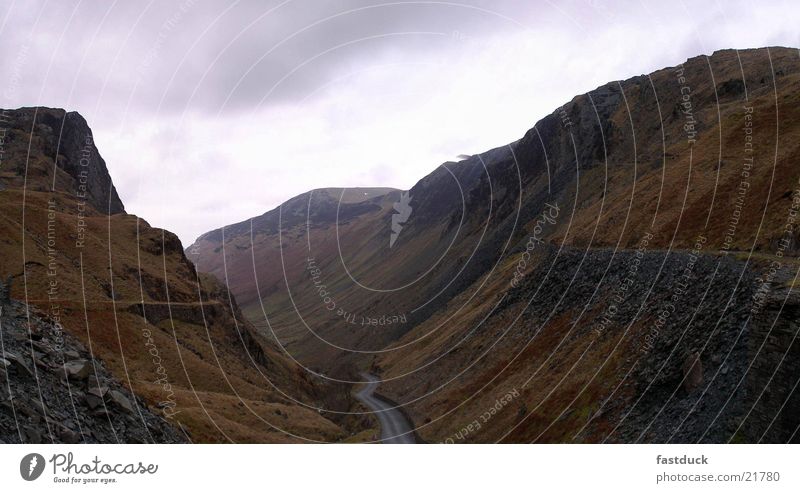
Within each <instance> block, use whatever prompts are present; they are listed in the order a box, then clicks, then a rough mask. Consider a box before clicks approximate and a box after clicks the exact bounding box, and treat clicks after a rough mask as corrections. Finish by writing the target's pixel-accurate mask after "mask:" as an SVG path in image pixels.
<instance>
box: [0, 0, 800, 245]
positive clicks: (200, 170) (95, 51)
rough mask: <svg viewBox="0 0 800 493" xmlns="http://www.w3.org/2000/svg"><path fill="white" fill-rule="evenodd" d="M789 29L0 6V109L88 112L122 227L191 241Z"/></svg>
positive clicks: (783, 9)
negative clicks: (579, 97)
mask: <svg viewBox="0 0 800 493" xmlns="http://www.w3.org/2000/svg"><path fill="white" fill-rule="evenodd" d="M660 4H671V5H670V6H665V5H660ZM798 21H800V2H797V1H796V0H787V1H771V2H753V1H743V2H729V1H721V0H720V1H718V2H714V1H708V2H687V1H681V0H677V1H673V2H641V1H630V2H625V1H620V2H611V1H602V0H584V1H572V2H562V1H558V2H556V1H553V2H549V1H534V0H499V1H498V0H492V1H489V0H463V1H460V2H459V1H453V2H403V1H399V2H386V3H381V2H378V1H375V0H338V1H334V0H288V1H284V0H263V1H255V0H253V1H239V2H236V1H231V2H222V1H214V0H171V1H165V0H157V1H155V0H140V1H130V0H124V1H123V0H119V1H113V0H103V1H100V0H84V1H80V0H51V1H49V2H48V1H44V0H42V1H33V0H17V1H12V0H0V46H2V57H0V91H2V93H1V94H0V107H4V108H16V107H20V106H36V105H41V106H52V107H60V108H65V109H68V110H73V111H79V112H80V113H81V114H83V115H84V116H85V117H86V119H87V120H88V121H89V124H90V125H91V126H92V129H93V130H94V134H95V141H96V143H97V145H98V147H99V149H100V152H101V154H102V155H103V156H104V158H105V159H106V161H107V163H108V167H109V170H110V172H111V175H112V177H113V179H114V181H115V184H116V186H117V189H118V191H119V193H120V195H121V196H122V199H123V201H124V202H125V205H126V208H127V210H128V212H130V213H133V214H137V215H139V216H141V217H143V218H146V219H147V220H148V221H149V222H150V223H151V224H152V225H154V226H160V227H165V228H167V229H169V230H171V231H174V232H176V233H178V234H179V236H180V237H181V239H182V240H183V241H184V243H185V244H186V245H188V244H189V243H191V242H192V241H193V240H194V239H195V238H196V237H197V236H199V235H200V234H202V233H204V232H206V231H208V230H211V229H214V228H217V227H220V226H223V225H225V224H230V223H233V222H238V221H240V220H243V219H246V218H248V217H251V216H254V215H258V214H261V213H263V212H265V211H267V210H269V209H272V208H274V207H275V206H277V205H279V204H280V203H281V202H283V201H285V200H286V199H288V198H291V197H292V196H294V195H297V194H299V193H302V192H304V191H307V190H310V189H313V188H320V187H329V186H340V187H356V186H391V187H396V188H402V189H408V188H410V187H411V186H412V185H413V184H414V183H415V182H416V181H417V180H419V179H420V178H422V177H423V176H424V175H426V174H427V173H429V172H430V171H432V170H433V169H435V168H436V166H438V165H439V164H441V163H442V162H444V161H447V160H452V159H454V158H455V157H456V156H457V155H459V154H472V153H475V152H480V151H484V150H487V149H489V148H492V147H497V146H500V145H504V144H507V143H509V142H512V141H514V140H517V139H518V138H520V137H521V136H522V135H523V134H524V133H525V131H526V130H527V129H529V128H531V127H533V125H534V124H535V123H536V121H537V120H539V119H540V118H541V117H542V116H544V115H546V114H548V113H550V112H552V111H553V110H554V109H555V108H557V107H558V106H560V105H561V104H563V103H564V102H566V101H568V100H570V99H571V98H572V97H573V96H574V95H576V94H580V93H585V92H587V91H590V90H592V89H594V88H595V87H597V86H599V85H602V84H604V83H606V82H608V81H611V80H618V79H626V78H628V77H631V76H634V75H639V74H643V73H648V72H652V71H654V70H657V69H659V68H663V67H666V66H674V65H677V64H679V63H681V62H682V61H684V60H685V59H686V58H688V57H691V56H695V55H699V54H711V53H712V52H713V51H715V50H717V49H721V48H751V47H762V46H768V45H782V46H798V45H800V38H799V37H800V34H799V33H800V29H798V27H797V26H798V25H800V22H798Z"/></svg>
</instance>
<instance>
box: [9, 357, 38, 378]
mask: <svg viewBox="0 0 800 493" xmlns="http://www.w3.org/2000/svg"><path fill="white" fill-rule="evenodd" d="M3 358H4V359H5V360H8V361H10V362H11V363H13V366H14V367H15V368H17V370H18V371H22V372H24V373H26V374H27V375H29V376H33V372H32V371H31V369H30V368H29V367H28V365H27V363H25V360H24V359H23V358H22V356H20V355H19V354H17V353H12V352H5V353H3Z"/></svg>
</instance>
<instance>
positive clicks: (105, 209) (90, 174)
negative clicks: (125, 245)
mask: <svg viewBox="0 0 800 493" xmlns="http://www.w3.org/2000/svg"><path fill="white" fill-rule="evenodd" d="M0 114H2V116H3V118H2V119H3V127H4V128H5V136H4V144H5V153H6V156H5V157H4V160H6V161H9V162H13V163H15V164H16V168H15V170H14V171H16V173H14V176H13V177H7V178H6V180H10V181H17V182H19V181H20V180H21V179H22V178H23V177H26V176H27V178H28V180H27V183H26V186H27V187H28V189H29V190H42V191H44V190H52V189H53V186H54V185H55V190H56V191H60V192H64V193H67V194H69V195H71V196H73V197H75V198H76V199H78V200H80V201H85V202H86V203H87V204H89V205H90V206H91V207H92V208H93V209H94V210H95V211H97V212H99V213H101V214H109V215H111V214H120V213H124V212H125V207H124V206H123V204H122V200H121V199H120V198H119V194H118V193H117V189H116V188H115V187H114V184H113V183H112V181H111V176H110V175H109V173H108V168H107V167H106V162H105V160H103V157H102V156H101V155H100V152H99V151H98V150H97V147H96V146H95V143H94V135H93V133H92V129H91V128H89V125H88V123H87V122H86V120H85V119H84V118H83V117H82V116H81V115H80V114H78V113H76V112H66V111H64V110H62V109H54V108H41V107H39V108H19V109H16V110H3V109H0ZM29 144H31V145H30V152H31V156H30V157H29V156H28V152H29ZM54 165H55V166H54ZM54 170H55V173H56V176H55V177H54V176H53V172H54ZM4 171H5V170H4ZM17 185H19V183H17Z"/></svg>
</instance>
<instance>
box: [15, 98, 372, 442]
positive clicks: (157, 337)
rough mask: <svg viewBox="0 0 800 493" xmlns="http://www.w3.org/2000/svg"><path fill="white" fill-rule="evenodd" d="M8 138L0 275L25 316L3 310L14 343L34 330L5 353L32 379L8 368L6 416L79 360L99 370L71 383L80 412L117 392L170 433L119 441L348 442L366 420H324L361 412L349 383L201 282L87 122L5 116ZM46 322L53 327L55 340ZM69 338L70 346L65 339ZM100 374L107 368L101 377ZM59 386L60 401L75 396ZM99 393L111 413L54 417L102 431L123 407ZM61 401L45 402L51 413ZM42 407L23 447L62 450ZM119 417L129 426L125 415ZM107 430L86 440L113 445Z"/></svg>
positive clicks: (29, 113)
mask: <svg viewBox="0 0 800 493" xmlns="http://www.w3.org/2000/svg"><path fill="white" fill-rule="evenodd" d="M0 135H1V136H2V141H0V144H2V149H0V150H2V153H0V158H2V162H0V211H2V213H1V214H0V218H1V219H0V232H1V233H0V253H1V254H2V258H3V261H2V262H0V278H2V279H3V280H6V279H7V282H6V284H8V285H9V286H10V288H9V289H10V293H9V294H10V298H11V299H12V300H15V301H14V302H13V303H16V305H14V306H15V308H14V310H15V313H22V314H23V316H22V318H21V319H18V318H15V319H13V320H9V321H8V322H7V321H6V318H5V314H4V315H3V317H4V318H3V334H4V336H5V335H7V334H12V332H13V334H16V335H19V334H17V333H18V332H20V330H22V329H28V330H26V331H24V332H21V334H22V336H24V335H25V332H27V336H28V337H27V338H26V339H29V341H28V342H27V343H20V346H19V347H17V348H15V349H14V351H15V353H14V354H15V355H16V356H14V357H13V358H12V360H8V358H6V356H3V358H4V362H3V365H5V364H6V363H5V361H10V363H13V362H14V361H17V360H19V361H22V362H23V363H24V364H25V365H27V366H28V367H29V368H30V369H31V370H32V372H33V375H31V374H28V373H27V372H26V371H25V370H24V369H22V366H21V365H22V364H23V363H20V364H19V365H11V364H9V367H8V370H7V371H9V372H12V373H13V376H14V378H15V379H17V381H19V382H20V383H19V386H18V388H17V389H15V390H14V393H15V394H16V396H15V397H14V398H10V397H8V396H5V395H4V405H5V404H8V406H6V407H5V408H3V410H4V412H5V410H8V412H9V416H10V415H11V414H13V413H14V412H15V410H16V411H19V409H20V408H19V407H15V406H16V405H23V404H24V403H25V402H30V399H31V398H33V396H30V395H26V391H28V390H30V386H28V384H29V383H30V382H28V380H29V379H31V378H34V377H35V372H36V371H37V370H36V368H37V367H38V366H39V363H38V361H39V360H41V361H42V362H43V364H44V366H43V367H42V368H43V370H42V371H44V370H47V371H48V372H55V375H56V376H57V375H59V374H61V375H62V376H63V375H64V371H65V369H68V368H69V367H70V365H71V361H72V360H73V359H79V360H80V361H82V362H85V364H86V365H89V366H87V367H86V369H87V370H89V371H90V375H89V376H88V377H87V376H86V375H82V378H81V379H71V380H69V379H68V380H66V381H69V382H72V383H71V385H72V386H71V387H68V389H69V390H68V392H69V393H71V394H72V395H73V396H78V397H76V399H77V400H78V401H80V402H79V404H81V405H83V404H82V402H83V401H81V399H85V398H86V397H84V396H88V395H89V394H91V393H92V390H93V389H96V388H98V387H102V388H103V389H105V390H106V391H108V392H110V390H108V389H111V390H113V391H114V392H115V394H114V395H116V393H121V394H120V395H123V396H126V399H127V401H128V405H129V406H131V407H132V410H133V415H134V416H137V417H141V419H142V420H145V421H142V420H139V421H138V422H139V423H140V424H141V425H148V423H150V421H151V420H152V419H154V418H150V417H148V416H151V415H152V416H153V417H155V416H156V415H157V416H160V418H158V419H160V420H162V421H163V420H166V422H168V423H169V424H168V425H166V426H168V427H170V428H172V431H165V432H164V433H162V434H160V435H153V436H150V435H146V434H142V433H138V432H136V433H133V434H131V435H126V434H125V433H122V434H119V435H116V438H118V439H119V440H121V441H122V440H125V441H127V440H128V437H131V438H130V439H131V440H134V439H135V440H143V441H186V440H191V441H194V442H229V441H232V442H260V443H263V442H287V441H289V442H294V441H306V440H312V441H336V440H340V439H342V438H345V437H348V436H349V435H350V432H349V431H347V429H346V427H347V426H348V423H349V422H350V421H352V422H355V418H347V417H346V416H344V415H337V414H333V413H331V414H329V415H328V416H326V415H324V414H323V413H321V412H320V411H319V409H329V408H333V409H336V408H342V409H345V410H346V409H349V407H350V406H351V402H352V398H351V397H350V395H349V388H347V387H342V386H337V385H335V384H329V385H325V383H315V382H312V381H311V379H310V378H309V377H308V376H307V375H306V374H304V372H303V371H302V369H301V368H299V367H298V366H297V365H296V364H294V363H293V362H292V361H291V360H290V358H289V357H287V355H286V354H285V353H284V351H283V350H282V349H281V348H280V347H278V346H276V345H275V344H274V343H272V342H270V341H269V340H267V339H266V338H264V337H262V336H261V335H259V333H258V331H257V330H256V329H255V328H254V327H253V326H252V324H251V323H249V322H248V321H247V320H246V319H244V318H243V317H242V315H241V312H240V311H239V308H238V304H237V303H236V300H235V298H234V297H233V296H232V295H231V294H230V293H229V292H228V291H227V289H226V288H225V287H224V285H223V284H222V283H220V282H219V281H217V280H216V279H214V278H213V277H212V276H209V275H205V274H198V273H197V271H196V269H195V267H194V265H193V264H192V263H191V262H190V261H189V260H188V259H187V258H186V256H185V255H184V252H183V250H184V249H183V246H182V245H181V242H180V241H179V240H178V238H177V237H176V236H175V235H174V234H172V233H170V232H168V231H165V230H162V229H157V228H153V227H151V226H150V225H149V224H148V223H147V222H146V221H145V220H143V219H141V218H138V217H136V216H133V215H130V214H127V213H126V212H125V209H124V206H123V204H122V202H121V200H120V199H119V196H118V194H117V192H116V189H115V188H114V185H113V183H112V181H111V178H110V176H109V173H108V170H107V169H106V165H105V162H104V161H103V159H102V157H101V156H100V154H99V152H98V149H97V148H96V146H95V145H94V141H93V137H92V131H91V129H90V128H89V126H88V125H87V123H86V121H85V120H84V119H83V118H82V117H81V116H80V115H78V114H77V113H70V112H65V111H63V110H60V109H50V108H21V109H17V110H0ZM12 322H13V323H12ZM20 324H21V325H20ZM20 327H21V328H20ZM37 327H44V328H46V331H47V335H46V337H45V336H42V335H41V334H39V330H38V329H37ZM12 329H13V330H12ZM42 330H45V329H42ZM7 331H8V332H7ZM62 332H63V334H64V338H66V337H68V338H69V339H70V341H72V342H71V343H70V344H69V345H68V346H65V345H64V344H63V343H61V342H60V341H59V339H60V338H59V337H58V335H59V334H60V333H62ZM13 334H12V335H13ZM43 337H44V339H43ZM43 340H44V342H42V341H43ZM73 347H74V348H80V349H70V348H73ZM43 348H44V349H43ZM75 352H78V356H77V358H76V357H75ZM68 353H69V354H68ZM98 368H100V369H103V372H106V373H102V374H101V373H97V374H95V370H97V369H98ZM4 371H6V370H4ZM97 371H99V370H97ZM19 372H22V373H19ZM81 372H83V370H81ZM90 377H93V379H92V378H90ZM73 380H74V381H73ZM48 382H49V380H48ZM53 382H54V383H53V385H54V388H53V389H52V391H53V392H54V393H57V394H58V395H61V394H60V393H63V390H64V389H63V388H61V389H59V388H57V387H58V385H57V380H53ZM105 382H111V383H108V384H106V383H105ZM61 385H62V386H63V385H64V383H63V382H62V383H61ZM26 389H27V390H26ZM59 392H60V393H59ZM101 394H102V397H103V398H105V400H106V404H108V407H107V408H103V407H100V408H99V409H100V410H99V411H98V410H97V408H92V409H93V411H94V414H90V413H85V414H84V413H78V412H77V410H76V409H75V408H69V407H66V408H65V407H63V405H62V404H63V402H65V401H64V400H63V399H64V396H61V400H60V401H58V402H61V403H62V404H58V405H56V408H57V409H50V411H51V412H56V411H57V412H59V413H63V412H67V413H68V414H69V415H70V416H71V417H69V416H67V417H66V418H65V419H68V420H71V423H72V428H73V429H72V431H73V432H77V431H78V430H77V429H76V428H78V427H82V428H83V429H91V428H92V427H94V426H95V425H96V423H93V422H90V421H87V420H95V421H97V420H101V418H102V414H103V412H104V411H106V410H107V409H112V410H113V409H117V408H115V407H114V406H113V405H111V404H109V403H108V399H109V398H108V397H106V393H101ZM54 395H56V394H54ZM109 395H110V394H109ZM95 397H97V396H95ZM7 398H9V399H10V400H7ZM36 399H37V400H38V401H39V402H40V403H41V402H43V401H42V397H41V396H39V397H36ZM54 399H55V397H54ZM89 399H90V400H92V399H93V398H91V397H89ZM52 402H56V401H53V400H48V399H44V406H45V407H47V406H50V405H51V403H52ZM100 402H103V399H101V401H100ZM93 403H94V404H98V402H96V400H94V401H93ZM37 405H38V406H39V407H42V406H41V405H40V404H37ZM78 409H80V408H78ZM44 412H45V414H42V413H39V414H37V415H36V416H34V417H31V418H30V419H31V422H30V423H26V426H29V427H33V429H34V432H35V433H33V434H32V435H27V436H20V437H17V438H12V439H13V440H17V441H19V440H22V441H36V440H35V438H37V437H38V438H39V439H41V440H42V441H45V442H50V441H55V442H58V441H62V439H61V438H60V437H59V435H58V433H55V432H53V430H54V428H51V427H49V426H45V423H49V421H47V420H45V419H43V418H42V416H50V415H48V414H46V412H47V411H44ZM17 414H19V413H18V412H17ZM37 416H38V417H37ZM6 417H8V416H7V415H6V414H3V419H5V418H6ZM48 419H50V418H48ZM348 419H349V421H348ZM109 422H110V423H113V425H112V429H117V428H116V427H117V424H116V423H115V419H110V420H109ZM166 422H165V423H166ZM4 424H7V423H4ZM121 426H123V427H125V426H129V424H126V423H124V422H123V424H122V425H121ZM159 426H160V425H159ZM148 427H149V425H148ZM356 428H358V429H360V428H361V426H360V425H359V426H357V427H356ZM109 431H110V430H106V433H105V434H99V433H100V432H99V430H98V432H97V433H98V434H97V435H96V436H95V435H92V436H89V435H83V436H80V437H78V438H77V440H83V441H112V439H110V438H109V437H112V436H114V435H112V434H110V433H108V432H109ZM118 431H119V430H118ZM70 436H71V437H72V438H75V437H74V436H72V435H70ZM31 437H34V438H31ZM3 439H4V440H5V438H3ZM113 441H116V439H113Z"/></svg>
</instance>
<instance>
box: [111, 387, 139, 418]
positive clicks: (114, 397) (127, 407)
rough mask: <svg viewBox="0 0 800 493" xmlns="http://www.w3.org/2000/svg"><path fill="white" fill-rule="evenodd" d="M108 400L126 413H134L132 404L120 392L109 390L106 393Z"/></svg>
mask: <svg viewBox="0 0 800 493" xmlns="http://www.w3.org/2000/svg"><path fill="white" fill-rule="evenodd" d="M108 399H109V400H110V401H111V402H112V403H114V404H115V405H116V406H117V407H119V408H120V409H122V410H123V411H125V412H126V413H129V414H133V413H134V409H133V404H132V403H131V401H130V399H128V398H127V397H125V394H123V393H122V392H120V391H118V390H111V391H109V392H108Z"/></svg>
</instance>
